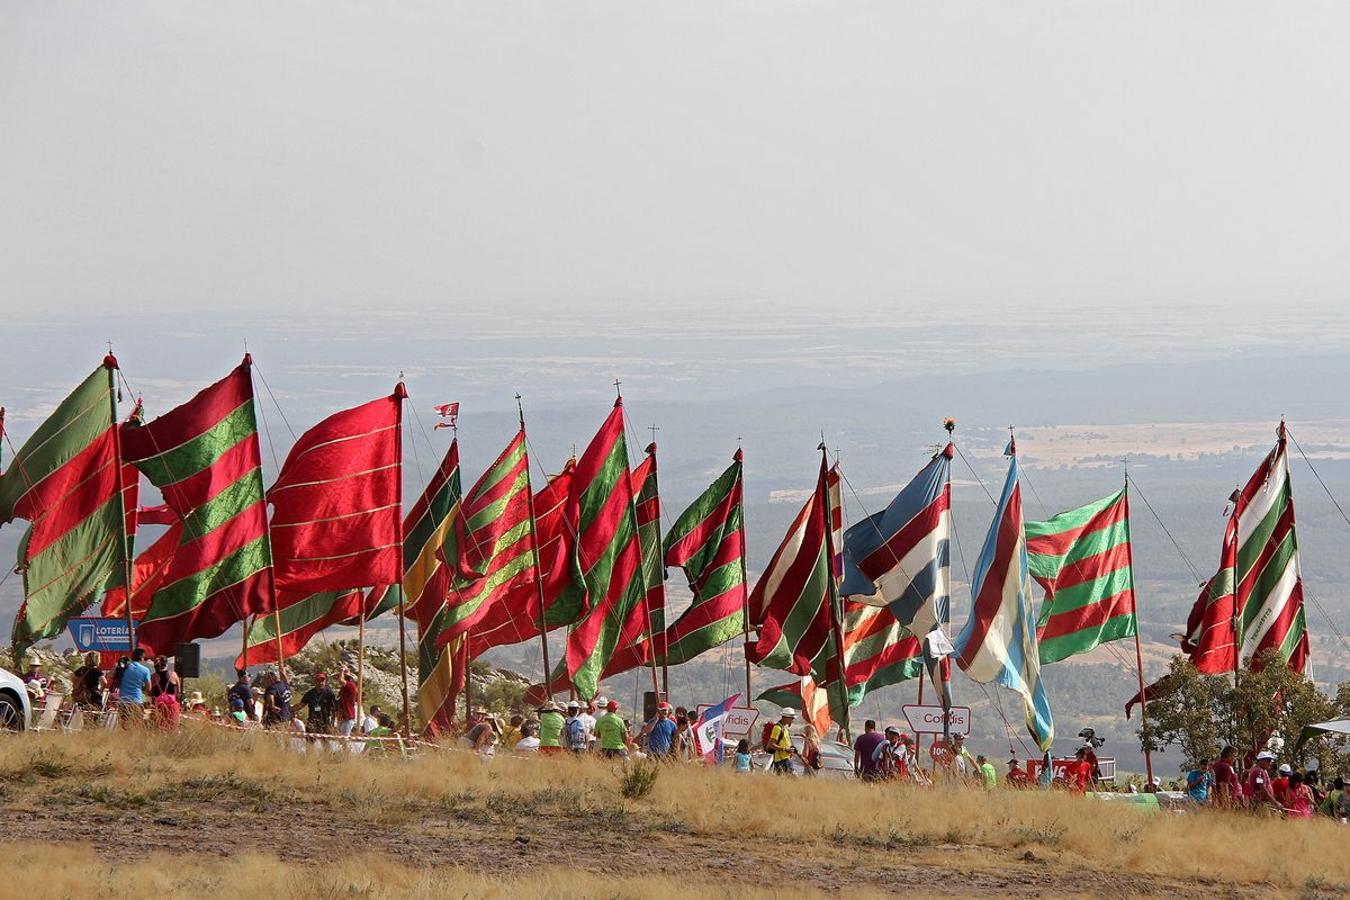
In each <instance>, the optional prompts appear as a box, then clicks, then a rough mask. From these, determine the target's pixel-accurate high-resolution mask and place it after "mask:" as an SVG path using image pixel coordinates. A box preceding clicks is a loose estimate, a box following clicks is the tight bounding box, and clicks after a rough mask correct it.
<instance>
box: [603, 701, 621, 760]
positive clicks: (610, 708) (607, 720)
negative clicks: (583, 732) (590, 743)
mask: <svg viewBox="0 0 1350 900" xmlns="http://www.w3.org/2000/svg"><path fill="white" fill-rule="evenodd" d="M595 736H596V737H597V738H598V739H599V741H600V752H601V753H603V754H604V755H605V756H607V757H609V758H611V759H615V758H618V759H627V758H628V725H627V724H626V723H625V722H624V720H623V718H622V717H621V716H620V715H619V701H617V700H611V701H609V702H608V703H607V704H605V714H604V715H603V716H601V717H600V718H598V719H596V720H595Z"/></svg>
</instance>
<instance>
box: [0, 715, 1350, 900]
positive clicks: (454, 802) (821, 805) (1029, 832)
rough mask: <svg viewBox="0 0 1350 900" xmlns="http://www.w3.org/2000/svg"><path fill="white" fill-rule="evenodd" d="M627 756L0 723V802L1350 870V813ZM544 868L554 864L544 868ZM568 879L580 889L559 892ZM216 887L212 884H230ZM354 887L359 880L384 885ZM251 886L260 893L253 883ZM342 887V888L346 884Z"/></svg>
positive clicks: (277, 875)
mask: <svg viewBox="0 0 1350 900" xmlns="http://www.w3.org/2000/svg"><path fill="white" fill-rule="evenodd" d="M620 772H621V767H620V766H617V765H613V764H608V763H605V762H603V761H600V760H574V759H570V758H568V759H539V758H533V757H522V758H512V757H505V756H504V757H501V758H498V759H496V760H494V761H492V762H491V763H485V762H483V761H482V760H479V759H477V758H476V757H474V756H472V755H470V754H467V753H459V752H440V753H425V754H422V755H420V756H418V757H416V758H412V759H402V758H399V757H397V756H388V755H386V756H381V757H366V756H350V755H347V754H330V753H320V754H309V755H304V754H297V753H294V752H292V751H290V750H287V749H285V748H284V747H282V746H281V745H280V743H279V742H278V741H277V740H276V739H275V738H274V737H273V736H271V735H267V734H250V735H245V736H240V735H239V734H236V733H233V732H228V731H219V730H216V729H213V728H210V727H207V726H201V725H195V726H191V725H190V726H185V729H184V731H182V732H181V733H179V734H176V735H165V734H159V733H139V734H138V733H109V732H103V731H97V732H83V733H78V734H71V735H60V734H49V735H39V736H25V737H21V738H15V739H6V740H0V807H4V806H6V805H9V803H10V802H11V801H12V800H15V799H17V798H18V797H19V796H20V794H22V795H23V796H24V797H26V798H30V799H31V798H33V797H38V796H41V795H42V794H43V793H44V792H56V793H59V792H60V791H62V790H64V791H68V792H72V794H73V795H75V796H78V797H80V798H81V799H82V800H83V801H86V802H96V803H101V804H103V805H105V806H107V807H110V808H111V809H118V808H135V807H138V806H144V805H146V804H153V803H159V802H179V803H182V802H187V803H193V802H197V803H209V802H211V801H213V800H216V799H221V798H223V797H225V796H229V797H231V798H235V799H238V798H244V799H247V800H250V801H256V803H257V804H258V805H259V806H262V807H268V808H272V807H276V806H281V807H282V808H284V805H285V804H287V803H289V802H293V801H297V800H300V799H303V800H305V801H306V802H313V801H314V800H315V799H316V798H328V799H329V800H331V801H332V802H333V803H334V804H340V805H341V806H342V808H343V809H348V810H351V811H352V812H353V813H354V815H355V817H356V820H357V821H361V822H364V823H366V824H367V825H368V826H381V825H387V826H394V825H402V824H407V823H415V822H417V821H419V820H420V819H424V818H426V817H427V816H428V811H429V810H432V811H435V812H437V813H438V814H441V813H444V812H445V811H447V810H449V811H452V812H453V813H455V814H456V815H459V816H461V817H474V816H476V817H478V818H477V819H476V821H481V822H486V823H499V824H501V825H502V827H503V831H504V834H503V840H505V839H507V835H509V831H506V829H507V828H508V827H509V825H510V823H511V822H512V821H514V820H516V819H517V818H529V819H532V820H539V819H547V818H548V817H553V816H556V815H558V814H559V813H566V814H568V815H573V816H581V817H582V819H583V820H584V821H585V822H589V823H591V824H588V825H586V826H584V827H588V828H599V829H603V828H606V827H610V826H609V825H608V824H607V823H609V822H613V823H615V827H616V828H618V829H620V830H622V829H624V828H631V827H635V824H638V823H641V822H648V823H652V822H655V823H660V826H659V827H660V828H661V829H662V830H663V832H671V833H676V834H693V835H706V836H712V837H715V838H718V839H723V840H725V842H726V843H727V844H728V845H732V846H734V841H735V840H737V839H741V838H755V839H768V840H771V841H774V842H781V845H782V846H784V847H792V848H793V853H794V854H798V855H800V854H802V853H806V854H812V853H819V854H826V853H835V852H839V853H842V854H845V856H846V857H847V856H856V857H857V858H859V859H863V858H867V857H868V856H869V855H870V856H872V857H875V855H876V853H877V851H880V850H904V851H907V852H911V853H917V852H919V851H921V850H923V849H924V848H934V847H939V846H943V845H961V846H965V847H977V848H989V849H991V850H997V851H1016V852H1017V853H1021V852H1023V851H1024V850H1027V849H1029V850H1031V851H1033V853H1035V854H1036V855H1037V857H1038V858H1041V859H1044V860H1047V861H1049V862H1050V863H1052V864H1053V863H1062V864H1064V865H1068V866H1074V867H1086V868H1088V869H1090V870H1092V871H1097V872H1102V873H1136V874H1140V873H1142V874H1149V875H1158V876H1166V877H1172V878H1189V879H1198V880H1203V881H1206V882H1217V883H1220V884H1236V885H1267V886H1270V887H1273V888H1282V889H1286V890H1288V889H1295V890H1296V889H1299V888H1300V887H1301V886H1304V885H1313V886H1318V885H1321V886H1329V888H1330V889H1331V890H1336V889H1338V888H1340V887H1342V886H1343V885H1346V884H1350V860H1348V859H1347V855H1346V853H1345V849H1346V847H1347V846H1350V829H1347V828H1346V827H1344V826H1341V825H1339V824H1337V823H1332V822H1329V821H1323V820H1313V821H1290V822H1286V821H1279V820H1264V819H1258V818H1254V817H1251V816H1247V815H1242V814H1236V813H1222V812H1212V813H1200V814H1195V815H1184V816H1183V815H1177V814H1170V813H1160V814H1146V813H1142V812H1138V811H1136V810H1134V809H1130V808H1122V807H1116V806H1108V805H1106V804H1101V803H1097V802H1096V801H1093V800H1086V799H1082V798H1078V797H1073V796H1068V795H1064V794H1060V793H1043V792H1035V791H1033V792H1017V791H1007V790H1000V791H995V792H992V793H988V792H985V791H983V790H978V789H937V790H928V791H925V790H918V789H907V788H901V787H888V786H874V785H864V784H859V783H854V782H850V781H837V780H832V779H815V780H812V781H804V780H800V779H783V778H776V777H771V776H768V775H754V776H748V777H747V776H736V775H734V774H732V773H729V772H723V771H709V770H707V769H705V768H704V767H702V766H672V767H669V768H665V769H663V770H662V772H661V775H660V777H659V778H658V779H657V781H656V784H655V787H654V789H653V790H652V792H651V793H650V794H649V795H648V796H646V797H645V798H643V799H640V800H625V799H623V798H622V797H621V796H620V790H619V788H620V778H619V775H620ZM7 785H8V786H7ZM7 795H8V798H7ZM586 816H590V817H591V818H585V817H586ZM562 839H564V840H565V835H564V837H563V838H562ZM48 849H50V850H51V852H53V853H65V852H72V853H73V852H74V851H65V850H58V849H53V848H44V852H46V851H47V850H48ZM1005 856H1006V853H1005ZM72 859H75V857H72ZM78 862H79V866H83V867H85V868H84V869H82V870H81V871H86V872H87V871H88V867H90V866H93V867H98V866H103V867H104V868H105V869H106V867H107V864H106V863H99V862H97V861H96V860H95V859H94V857H92V856H85V857H79V860H78ZM242 863H243V861H242V860H240V859H235V860H232V861H229V862H228V863H226V862H221V863H219V865H222V866H227V867H228V871H229V872H231V873H235V874H234V875H231V876H230V877H232V878H237V877H238V869H237V867H238V866H239V865H241V864H242ZM74 865H75V863H74V862H72V866H74ZM202 865H203V866H205V867H206V869H205V871H207V873H208V874H205V875H203V876H202V877H203V878H210V877H215V876H211V875H209V872H211V871H216V870H215V869H214V868H212V867H214V866H216V865H217V863H215V862H214V861H210V860H208V861H206V862H204V863H202ZM353 865H356V864H355V863H354V864H353ZM247 866H248V872H249V878H257V879H259V880H260V883H264V884H280V883H281V882H279V881H277V879H283V880H284V879H287V878H294V877H296V876H294V875H293V874H290V873H291V872H293V871H294V870H285V869H279V868H278V869H277V870H276V871H272V870H271V869H270V868H269V866H268V865H267V864H265V861H264V860H262V859H256V860H254V859H250V860H249V861H247ZM162 868H165V869H166V870H167V869H173V868H181V865H180V864H175V865H174V866H165V867H162ZM255 870H256V871H255ZM72 871H73V869H72ZM220 871H221V872H224V871H225V870H224V869H222V870H220ZM138 872H139V870H138ZM361 873H367V874H369V873H377V874H378V878H377V879H376V882H377V883H379V884H384V883H385V882H389V883H393V884H397V885H398V886H399V887H398V890H397V891H396V893H398V894H400V895H410V896H418V895H419V891H423V890H426V891H431V890H432V889H433V888H434V887H436V886H439V885H442V884H444V883H445V880H444V879H445V876H443V875H437V876H435V878H434V879H433V881H432V882H425V884H424V879H426V877H427V876H426V873H425V871H415V870H401V869H398V868H397V867H395V866H394V864H393V863H390V862H388V861H381V860H378V859H367V860H362V861H360V863H359V865H357V868H355V869H352V868H347V867H345V866H344V867H343V868H342V869H341V871H340V872H334V873H331V878H336V879H337V882H333V883H334V884H337V883H338V882H341V883H342V884H349V883H350V884H356V883H357V882H355V881H343V879H354V878H357V877H358V875H361ZM119 877H120V876H119ZM136 877H138V878H140V877H145V878H154V877H158V876H156V875H154V874H153V873H149V874H147V873H139V874H137V875H136ZM220 877H222V878H223V877H225V876H224V875H223V874H222V875H221V876H220ZM306 877H308V876H306ZM328 877H329V876H328V875H325V878H328ZM362 877H364V876H362ZM451 877H453V878H454V879H456V880H457V882H458V880H459V879H464V883H465V884H466V885H470V886H469V887H466V889H465V893H466V894H470V895H474V896H480V895H484V893H483V891H486V890H488V889H489V888H492V889H501V890H504V891H506V890H507V887H506V886H504V885H505V883H504V882H503V881H502V879H500V878H493V879H491V883H488V882H484V883H483V884H482V885H481V887H482V889H483V890H482V891H480V890H479V889H478V887H475V886H472V885H474V884H475V883H474V882H473V881H472V879H473V878H476V877H478V876H476V875H471V874H468V873H465V872H455V873H453V875H452V876H451ZM555 877H556V878H563V879H565V880H564V881H561V882H558V883H557V884H553V883H549V882H548V879H549V878H555ZM576 877H578V876H577V875H576V873H574V872H570V871H569V872H567V873H566V874H565V875H559V876H549V875H542V876H539V879H536V880H535V881H530V882H529V883H528V884H526V883H524V882H522V883H521V885H518V887H519V888H520V890H519V893H524V894H533V893H547V894H551V895H554V896H588V895H589V892H590V891H591V890H592V889H596V890H599V887H600V886H599V885H592V884H589V883H577V882H575V878H576ZM540 879H542V880H540ZM433 882H434V883H433ZM325 883H327V882H325ZM360 883H362V884H364V883H365V882H360ZM564 884H565V885H567V886H569V887H573V888H575V890H574V891H573V892H572V893H570V894H569V893H567V892H566V891H562V890H561V886H562V885H564ZM615 884H618V883H617V882H616V883H615ZM606 885H608V886H609V887H614V886H615V885H611V884H609V883H608V882H606ZM8 887H10V888H12V887H13V886H12V885H10V886H8ZM620 887H621V890H619V892H618V893H613V892H608V893H611V895H613V896H625V895H626V894H625V893H624V891H628V890H633V891H635V892H640V891H643V890H647V891H650V890H651V889H652V885H651V884H649V883H645V882H644V883H642V884H639V883H637V882H634V883H632V884H631V885H627V886H623V885H620ZM151 888H153V885H149V886H148V889H151ZM383 889H384V888H381V890H383ZM207 890H208V889H207V888H205V887H203V889H202V890H200V891H194V893H200V894H204V893H207ZM209 890H210V892H211V893H212V894H213V895H214V896H215V897H217V898H224V897H227V896H231V895H230V894H229V893H228V892H226V893H221V892H218V891H216V890H215V889H214V888H211V889H209ZM325 890H326V889H325ZM363 890H364V889H360V890H357V891H356V894H355V895H356V896H383V895H382V894H379V893H374V894H366V893H362V891H363ZM248 892H249V893H250V894H252V895H253V896H254V897H256V896H257V892H256V889H253V888H250V889H249V891H248ZM662 892H663V893H664V891H662ZM336 893H340V894H342V896H348V895H349V894H348V892H347V890H346V888H342V890H340V891H336ZM508 893H510V891H508ZM324 894H325V891H318V893H317V894H316V895H324ZM334 895H335V894H334ZM504 895H506V894H503V896H504ZM634 895H635V896H636V895H637V894H634ZM672 896H674V895H672Z"/></svg>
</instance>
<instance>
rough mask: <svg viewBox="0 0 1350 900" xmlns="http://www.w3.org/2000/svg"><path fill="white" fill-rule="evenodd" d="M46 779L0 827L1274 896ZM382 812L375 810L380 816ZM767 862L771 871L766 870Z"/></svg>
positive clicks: (1131, 891) (652, 868)
mask: <svg viewBox="0 0 1350 900" xmlns="http://www.w3.org/2000/svg"><path fill="white" fill-rule="evenodd" d="M52 788H53V786H52V785H51V784H49V783H39V784H37V785H13V784H11V785H9V786H7V790H6V792H5V795H4V797H3V803H0V820H2V821H3V822H4V823H8V824H7V825H4V826H0V838H4V839H21V840H23V841H24V842H25V843H30V844H31V843H33V842H40V843H47V842H51V843H57V844H61V843H76V844H86V845H87V844H88V842H90V840H91V837H92V836H94V835H99V834H107V833H108V831H109V829H110V828H114V827H115V829H116V833H117V835H118V837H117V839H116V841H115V842H100V843H105V844H106V845H108V846H112V845H113V844H115V845H117V846H119V847H124V846H126V845H127V844H128V843H131V844H136V843H140V844H141V846H143V847H145V848H153V849H156V850H159V851H161V852H165V853H171V854H182V855H183V856H184V857H187V856H196V855H200V854H209V855H213V856H217V857H230V856H232V855H235V854H241V853H245V852H249V851H253V852H260V853H266V854H276V855H277V856H279V857H280V858H281V859H283V860H286V861H291V862H297V863H305V864H322V862H323V861H324V860H331V859H334V858H340V857H343V856H347V855H354V854H362V853H372V854H377V855H387V856H390V857H393V858H396V859H398V860H400V861H401V862H402V863H404V864H405V865H409V866H415V867H419V868H432V867H442V866H462V867H468V868H471V869H473V870H475V871H478V872H484V873H492V874H497V875H502V876H511V875H521V874H528V873H530V872H532V871H535V870H538V869H540V868H551V869H559V868H567V867H574V868H581V869H589V870H592V871H595V870H603V871H608V872H615V873H643V872H647V873H659V874H665V875H674V876H685V877H688V878H690V879H691V880H696V881H704V882H709V881H710V882H713V883H714V884H727V883H737V882H741V883H744V884H746V885H747V886H750V887H763V888H767V889H770V890H774V889H777V890H781V889H784V888H786V889H789V890H790V889H793V888H796V889H800V888H802V887H803V886H809V887H813V888H816V889H818V890H820V891H821V892H824V893H835V892H843V891H855V892H856V891H857V890H858V889H860V888H871V889H872V890H874V891H877V892H883V893H887V892H894V893H907V892H911V891H916V890H917V891H922V892H923V893H924V894H928V895H940V896H970V895H975V894H978V895H981V896H1014V895H1015V896H1018V897H1038V896H1086V895H1094V896H1101V895H1103V894H1110V895H1115V896H1164V895H1175V896H1187V897H1194V896H1224V897H1242V896H1266V895H1268V893H1269V891H1268V890H1267V889H1257V888H1235V887H1234V886H1233V885H1231V884H1224V885H1220V884H1216V883H1210V882H1205V881H1198V880H1191V879H1176V878H1166V877H1158V876H1155V875H1130V874H1119V873H1101V872H1093V871H1087V870H1085V868H1084V867H1083V866H1081V865H1075V864H1074V860H1072V859H1064V858H1060V857H1059V856H1058V855H1056V854H1053V853H1045V852H1042V853H1041V854H1037V853H1035V852H1034V851H1021V852H1015V851H1000V850H991V849H989V848H984V847H972V846H962V845H957V844H946V845H938V846H935V847H922V848H917V847H906V846H887V845H885V844H884V843H880V842H879V843H878V846H874V847H867V846H856V845H849V844H840V843H838V842H836V841H834V840H832V839H831V837H830V836H829V835H822V836H821V837H820V838H819V839H818V840H817V841H815V842H814V843H815V845H814V846H809V845H808V846H802V845H801V843H800V842H793V843H791V844H788V843H785V842H782V841H776V840H768V839H764V838H755V837H745V838H738V839H737V840H736V841H735V842H734V843H730V842H728V841H727V840H725V839H723V838H721V837H718V836H706V835H698V834H692V833H688V830H687V829H686V828H684V827H682V826H681V825H680V824H679V823H678V822H662V821H660V820H659V819H656V818H654V817H642V816H633V815H620V816H618V818H617V819H607V818H606V817H604V816H602V815H594V814H587V815H580V816H576V817H567V816H562V817H560V816H558V815H555V814H552V813H547V814H539V813H536V812H535V811H532V810H511V809H509V808H507V809H488V808H479V807H477V806H472V805H468V804H466V805H464V806H463V807H462V808H461V807H454V806H451V807H448V808H447V807H446V806H445V805H443V804H442V805H440V808H436V807H435V806H434V805H432V804H419V803H415V802H411V803H409V802H405V803H400V804H397V805H394V804H390V805H389V806H388V807H386V808H385V809H383V810H372V809H371V808H370V807H369V806H367V805H365V804H362V803H359V802H356V803H353V804H352V806H351V807H350V808H344V804H343V802H342V801H341V800H340V799H338V800H328V799H314V800H309V801H307V800H305V799H303V790H302V791H300V792H299V793H300V795H301V796H300V797H296V798H290V802H287V803H284V804H277V803H272V802H267V801H265V800H264V799H263V798H260V797H253V798H249V797H247V796H242V797H241V796H237V795H236V796H231V795H232V793H233V790H232V789H231V787H230V786H229V785H223V786H220V787H218V788H208V789H206V790H196V791H195V794H196V795H195V796H194V789H193V788H192V787H188V788H186V789H185V790H184V791H183V793H185V794H186V795H187V796H185V797H182V798H171V797H155V798H153V799H145V798H143V797H141V796H138V795H128V794H118V793H116V792H108V791H102V790H99V789H97V788H95V789H92V790H91V789H88V788H79V787H75V788H74V789H71V788H69V787H65V786H63V787H61V788H59V789H57V790H55V791H53V789H52ZM372 820H374V821H372ZM766 873H772V876H771V880H768V879H769V876H768V875H767V874H766Z"/></svg>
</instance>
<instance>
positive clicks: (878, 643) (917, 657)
mask: <svg viewBox="0 0 1350 900" xmlns="http://www.w3.org/2000/svg"><path fill="white" fill-rule="evenodd" d="M921 671H923V647H922V646H921V644H920V643H919V639H918V638H916V637H914V635H912V634H910V633H909V631H908V629H906V628H905V627H904V626H903V625H901V624H900V621H899V620H898V619H896V617H895V613H893V612H891V609H890V607H888V606H872V605H870V604H867V603H858V602H856V601H853V600H846V601H844V686H845V688H846V689H847V691H848V705H849V706H857V705H858V704H859V703H862V701H863V699H864V698H865V697H866V696H867V695H868V694H870V693H871V692H872V691H875V690H879V689H881V688H883V687H887V686H889V685H892V684H899V683H900V682H902V681H908V680H909V679H911V678H917V677H918V675H919V673H920V672H921ZM841 718H842V717H841Z"/></svg>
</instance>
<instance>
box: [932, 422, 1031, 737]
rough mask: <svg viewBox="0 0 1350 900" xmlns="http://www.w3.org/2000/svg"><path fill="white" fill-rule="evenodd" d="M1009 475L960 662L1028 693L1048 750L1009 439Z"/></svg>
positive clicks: (979, 567) (978, 675) (983, 554)
mask: <svg viewBox="0 0 1350 900" xmlns="http://www.w3.org/2000/svg"><path fill="white" fill-rule="evenodd" d="M1006 452H1007V455H1008V456H1009V460H1008V476H1007V479H1006V480H1005V481H1004V483H1003V493H1002V494H1001V495H1000V497H999V501H998V510H997V512H996V513H995V515H994V521H993V524H991V525H990V527H989V534H988V536H986V538H985V541H984V547H983V549H982V550H981V551H980V556H979V559H978V560H977V561H976V564H975V573H974V577H973V578H972V579H971V585H970V592H971V609H970V618H969V619H968V620H967V621H966V626H965V628H963V629H962V630H961V634H960V635H959V636H958V637H957V639H956V641H955V647H956V657H957V664H958V665H960V667H961V668H962V669H964V670H965V672H966V674H967V675H968V676H970V679H971V680H972V681H975V682H978V683H980V684H989V683H991V682H996V683H998V684H1001V685H1003V686H1004V687H1007V688H1009V689H1011V690H1014V691H1016V692H1017V693H1019V694H1021V695H1022V701H1023V704H1024V705H1025V707H1026V720H1027V728H1028V730H1029V731H1030V732H1031V735H1032V737H1033V738H1035V740H1036V745H1037V746H1038V747H1040V748H1041V750H1043V751H1048V750H1049V749H1050V745H1051V743H1052V742H1053V741H1054V737H1055V727H1054V720H1053V718H1052V716H1051V713H1050V699H1049V697H1048V696H1047V695H1046V693H1045V685H1044V684H1043V683H1042V682H1041V664H1040V651H1039V649H1038V647H1037V645H1036V627H1035V623H1034V621H1033V619H1032V615H1031V589H1030V588H1031V579H1030V575H1029V573H1028V570H1027V544H1026V534H1025V530H1024V527H1023V520H1022V491H1021V486H1020V484H1019V482H1018V472H1017V448H1016V445H1015V444H1014V443H1013V442H1012V441H1009V442H1008V449H1007V451H1006Z"/></svg>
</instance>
